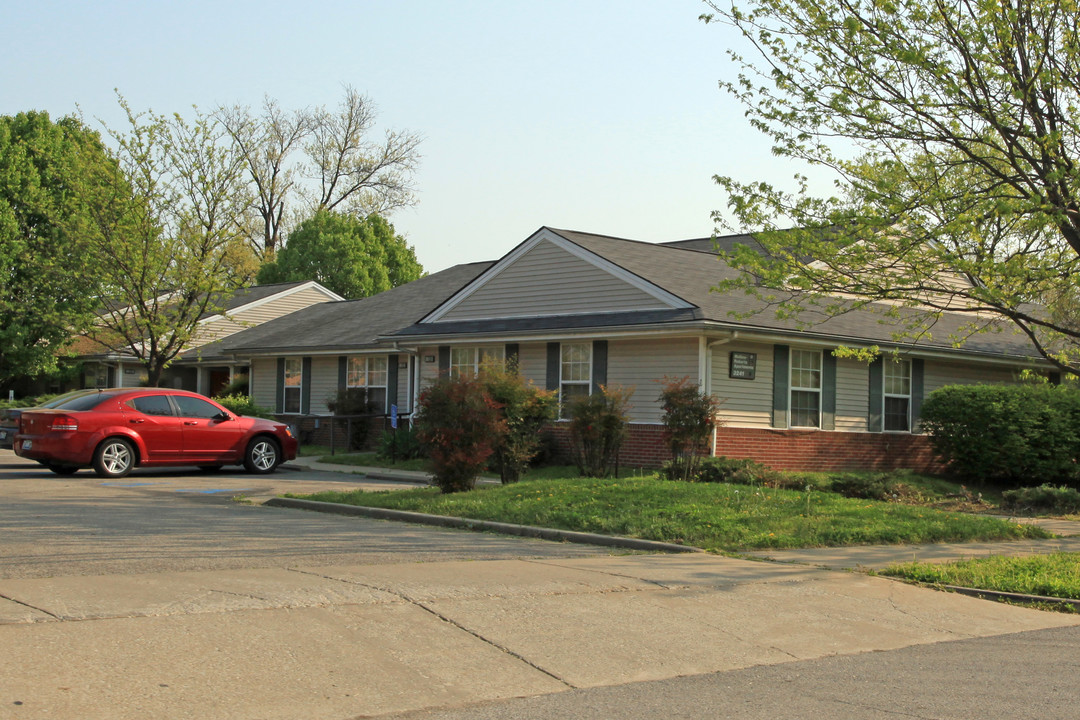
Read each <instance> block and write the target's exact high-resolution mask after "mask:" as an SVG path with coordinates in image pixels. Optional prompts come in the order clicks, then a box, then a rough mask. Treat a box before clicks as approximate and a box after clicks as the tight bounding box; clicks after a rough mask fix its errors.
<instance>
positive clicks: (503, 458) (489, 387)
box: [480, 365, 559, 484]
mask: <svg viewBox="0 0 1080 720" xmlns="http://www.w3.org/2000/svg"><path fill="white" fill-rule="evenodd" d="M480 382H481V384H482V386H483V388H484V390H485V391H486V392H487V393H488V395H489V396H490V397H491V399H492V400H493V401H495V403H496V404H498V406H499V412H500V414H501V415H502V419H503V422H504V432H503V434H502V435H501V436H500V437H499V438H498V441H497V442H496V443H495V447H494V452H493V453H492V456H491V466H492V468H493V469H494V470H495V471H496V472H498V473H499V479H500V480H501V481H502V482H503V483H504V484H505V483H512V482H517V481H518V480H519V479H520V478H521V476H522V474H523V473H524V472H525V471H526V470H527V469H528V467H529V462H530V461H531V460H532V459H533V458H534V457H536V455H537V453H538V452H539V451H540V449H541V444H542V441H543V434H542V432H541V431H542V430H543V428H544V426H545V425H547V424H548V423H550V422H551V421H552V420H554V419H555V416H556V415H557V414H558V412H559V398H558V394H557V393H555V392H554V391H550V390H541V389H540V388H538V387H536V386H535V385H533V384H532V383H531V382H529V383H526V382H525V381H524V380H523V379H522V378H521V376H519V375H518V374H517V372H516V369H515V368H514V367H513V366H512V365H509V366H507V367H506V368H505V369H504V368H500V367H487V368H485V369H484V370H483V371H481V373H480Z"/></svg>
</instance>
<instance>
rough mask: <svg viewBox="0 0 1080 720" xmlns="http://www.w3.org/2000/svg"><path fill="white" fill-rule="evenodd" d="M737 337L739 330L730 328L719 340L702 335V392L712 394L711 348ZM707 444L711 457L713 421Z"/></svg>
mask: <svg viewBox="0 0 1080 720" xmlns="http://www.w3.org/2000/svg"><path fill="white" fill-rule="evenodd" d="M738 338H739V331H738V330H732V331H731V334H730V335H728V336H727V337H725V338H720V339H719V340H713V341H712V342H706V340H705V338H704V337H702V338H701V344H702V345H704V355H705V363H704V365H705V376H704V380H705V382H704V383H703V384H702V387H703V388H704V392H705V394H706V395H712V368H713V353H712V349H713V348H714V347H716V346H718V345H727V344H728V343H729V342H732V341H733V340H737V339H738ZM709 446H710V447H709V454H710V455H711V456H712V457H716V423H713V429H712V439H711V441H710V442H709Z"/></svg>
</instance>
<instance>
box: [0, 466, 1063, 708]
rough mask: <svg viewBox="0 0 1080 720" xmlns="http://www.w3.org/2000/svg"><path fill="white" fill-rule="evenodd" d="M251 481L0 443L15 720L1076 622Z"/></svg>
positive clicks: (541, 689) (402, 694)
mask: <svg viewBox="0 0 1080 720" xmlns="http://www.w3.org/2000/svg"><path fill="white" fill-rule="evenodd" d="M246 479H250V478H248V477H247V476H244V475H239V474H237V475H230V474H222V475H216V476H213V477H212V478H208V477H206V476H191V475H185V474H184V473H177V472H175V471H174V472H171V473H152V474H137V475H134V476H132V478H129V480H130V484H127V483H125V486H123V487H120V486H117V485H116V484H103V483H101V482H100V481H98V480H97V479H96V478H94V477H93V476H92V475H89V474H84V473H80V474H79V475H76V476H74V477H72V478H57V477H56V476H53V475H51V474H50V473H48V472H45V471H39V470H37V469H36V468H33V467H30V466H27V465H24V464H21V463H18V462H15V461H14V460H13V456H10V455H8V456H3V457H0V495H2V498H3V505H2V510H0V648H3V650H4V651H3V652H2V653H0V718H20V719H22V718H35V719H36V718H80V719H86V720H91V719H94V718H140V719H143V718H196V717H198V718H328V719H329V718H353V717H360V716H372V715H380V714H391V713H400V712H406V711H421V710H425V709H431V708H447V707H461V706H467V705H471V704H473V703H478V702H497V701H505V700H508V699H510V698H517V697H527V696H541V695H546V694H552V693H559V694H562V693H565V692H566V691H575V692H580V691H581V689H585V688H602V687H609V686H619V685H623V684H626V683H638V682H641V681H659V682H663V681H667V680H670V679H673V678H679V677H681V676H688V675H700V674H704V673H718V672H725V671H726V672H731V671H736V670H738V669H743V668H753V667H759V666H772V665H779V664H786V663H797V661H800V660H802V661H805V660H813V659H817V658H826V657H830V656H847V655H853V654H857V653H864V652H867V651H872V650H879V651H880V650H895V649H898V648H910V647H915V646H924V645H929V644H933V643H941V642H945V641H956V640H961V641H964V640H967V639H971V638H979V637H986V636H991V637H992V636H997V635H1002V634H1005V633H1018V632H1021V631H1028V630H1039V629H1043V628H1056V627H1063V626H1068V625H1074V624H1077V622H1078V621H1077V619H1075V618H1074V617H1073V616H1066V615H1057V614H1051V613H1041V612H1036V611H1032V610H1023V609H1017V608H1013V607H1008V606H1004V605H997V604H993V603H989V602H985V601H980V600H975V599H971V598H966V597H961V596H955V595H948V594H943V593H936V592H933V591H929V590H923V589H919V588H914V587H910V586H906V585H902V584H899V583H896V582H893V581H890V580H886V579H882V578H876V577H867V576H862V575H854V574H848V573H837V572H830V571H824V570H820V569H814V568H808V567H798V566H791V565H776V564H770V563H762V562H752V561H744V560H734V559H729V558H721V557H715V556H708V555H677V556H666V555H610V554H609V553H608V552H607V551H606V550H603V549H600V548H591V547H586V546H580V545H566V544H555V543H547V542H542V541H536V540H526V539H522V538H510V537H498V536H493V535H485V534H475V533H468V532H462V531H452V530H441V529H431V528H423V527H419V526H410V525H399V524H395V523H390V522H385V521H377V520H367V519H362V518H355V517H340V516H334V515H322V514H315V513H304V512H299V511H295V510H284V509H275V508H267V507H261V506H251V505H243V504H237V503H234V502H232V501H231V500H230V499H229V498H230V497H231V496H230V495H228V492H224V493H222V492H215V493H202V492H199V491H198V490H199V489H211V490H223V489H224V490H227V491H228V490H230V488H231V487H233V486H234V485H242V484H244V483H243V481H244V480H246ZM260 482H270V483H275V484H281V483H284V484H286V485H287V484H289V483H293V482H295V483H297V484H299V483H308V484H314V485H317V484H319V483H333V482H341V480H340V478H336V477H332V476H326V475H323V474H318V473H309V474H303V473H293V474H291V475H290V474H286V473H281V474H280V477H277V476H275V479H273V480H268V481H262V480H260ZM141 483H146V484H141ZM178 486H184V487H178ZM215 486H216V487H215ZM181 490H182V492H181Z"/></svg>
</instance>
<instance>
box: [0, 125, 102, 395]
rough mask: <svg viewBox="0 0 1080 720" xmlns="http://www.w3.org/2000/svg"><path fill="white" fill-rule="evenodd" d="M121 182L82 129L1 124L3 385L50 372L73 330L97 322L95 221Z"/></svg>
mask: <svg viewBox="0 0 1080 720" xmlns="http://www.w3.org/2000/svg"><path fill="white" fill-rule="evenodd" d="M117 180H118V177H117V169H116V167H115V164H114V162H113V161H112V160H111V159H110V157H109V155H108V153H107V152H106V150H105V148H104V146H103V145H102V143H101V139H100V137H99V136H98V134H97V133H95V132H93V131H91V130H89V129H87V128H86V127H85V126H84V125H83V124H82V122H80V121H79V120H78V119H76V118H74V117H65V118H61V119H60V120H58V121H56V122H53V121H52V120H50V119H49V115H48V114H47V113H44V112H25V113H19V114H17V115H14V116H4V117H0V268H2V270H0V272H2V273H3V275H2V280H0V383H6V382H9V381H10V380H11V379H12V378H13V377H17V376H21V375H36V374H38V373H42V372H50V371H53V370H55V369H56V357H57V354H58V353H60V352H62V349H63V347H64V345H65V343H66V342H67V341H68V340H69V339H70V338H71V333H72V329H73V328H78V327H80V326H85V325H86V324H87V323H88V322H89V320H90V318H91V317H92V316H93V313H92V311H93V309H94V306H95V305H96V303H97V302H98V298H97V295H98V287H99V283H100V281H101V275H100V270H99V268H98V266H97V265H96V264H95V262H94V258H93V256H92V254H91V253H89V252H88V250H89V248H90V243H91V234H92V233H93V222H92V212H93V211H94V206H95V204H96V203H98V202H100V201H101V199H102V198H103V197H104V196H107V195H108V194H110V193H111V192H112V182H114V181H117Z"/></svg>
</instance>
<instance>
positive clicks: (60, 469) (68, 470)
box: [45, 464, 79, 475]
mask: <svg viewBox="0 0 1080 720" xmlns="http://www.w3.org/2000/svg"><path fill="white" fill-rule="evenodd" d="M45 467H47V468H49V469H50V470H52V471H53V472H54V473H56V474H57V475H74V474H75V473H77V472H79V466H78V465H51V464H49V465H46V466H45Z"/></svg>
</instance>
